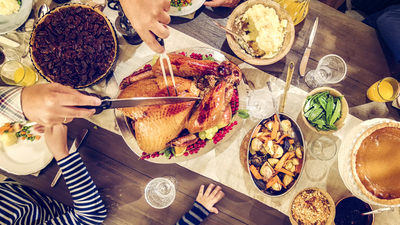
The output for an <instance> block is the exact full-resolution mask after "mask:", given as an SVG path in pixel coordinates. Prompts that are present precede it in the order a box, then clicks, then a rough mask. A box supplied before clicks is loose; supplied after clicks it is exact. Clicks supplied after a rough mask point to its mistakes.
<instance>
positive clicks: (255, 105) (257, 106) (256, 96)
mask: <svg viewBox="0 0 400 225" xmlns="http://www.w3.org/2000/svg"><path fill="white" fill-rule="evenodd" d="M272 98H273V97H272V93H271V92H269V91H267V90H265V89H260V90H255V91H254V92H253V93H252V94H251V95H250V98H249V102H248V103H247V109H248V110H249V114H250V116H251V117H254V118H256V119H264V118H266V117H267V116H270V115H272V114H273V113H274V108H273V107H272V105H273V103H272Z"/></svg>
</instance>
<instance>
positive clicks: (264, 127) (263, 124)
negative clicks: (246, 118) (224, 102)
mask: <svg viewBox="0 0 400 225" xmlns="http://www.w3.org/2000/svg"><path fill="white" fill-rule="evenodd" d="M279 119H280V121H279V120H278V117H277V115H274V116H271V117H269V118H267V119H263V120H261V121H260V122H259V124H258V125H257V126H256V127H255V128H254V130H253V133H252V136H251V140H250V142H249V146H248V157H247V164H248V168H249V173H250V176H251V178H252V180H253V183H254V185H255V186H256V187H257V188H258V189H259V190H260V191H261V192H263V193H265V194H266V195H268V196H276V197H277V196H282V195H284V194H286V193H288V192H289V191H290V190H291V189H292V188H293V187H294V186H295V184H296V183H297V180H298V179H299V177H300V175H301V172H302V168H303V165H304V163H303V162H304V160H305V151H304V138H303V134H302V132H301V130H300V128H299V126H298V124H297V123H296V122H295V121H294V120H293V119H292V118H290V117H289V116H287V115H285V114H280V115H279Z"/></svg>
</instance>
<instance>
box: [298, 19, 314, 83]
mask: <svg viewBox="0 0 400 225" xmlns="http://www.w3.org/2000/svg"><path fill="white" fill-rule="evenodd" d="M317 27H318V17H317V18H316V19H315V22H314V26H313V28H312V30H311V34H310V40H309V41H308V46H307V48H306V50H305V51H304V54H303V58H302V59H301V62H300V67H299V72H300V76H302V77H303V76H304V75H305V73H306V67H307V62H308V58H309V57H310V52H311V45H312V44H313V41H314V37H315V33H317Z"/></svg>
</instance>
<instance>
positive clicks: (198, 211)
mask: <svg viewBox="0 0 400 225" xmlns="http://www.w3.org/2000/svg"><path fill="white" fill-rule="evenodd" d="M208 215H210V211H208V210H207V209H206V208H205V207H204V206H203V205H202V204H200V203H198V202H197V201H196V202H195V203H194V204H193V207H192V209H191V210H190V211H189V212H187V213H186V214H185V215H183V217H182V218H181V219H180V220H179V221H178V222H177V223H176V225H185V224H195V225H198V224H200V223H201V222H203V220H204V219H206V218H207V216H208Z"/></svg>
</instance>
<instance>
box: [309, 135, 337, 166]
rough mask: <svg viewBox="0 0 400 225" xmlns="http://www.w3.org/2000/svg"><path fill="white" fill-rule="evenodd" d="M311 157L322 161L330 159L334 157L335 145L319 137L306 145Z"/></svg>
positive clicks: (324, 137)
mask: <svg viewBox="0 0 400 225" xmlns="http://www.w3.org/2000/svg"><path fill="white" fill-rule="evenodd" d="M308 146H309V148H308V149H309V150H310V153H311V155H313V156H314V157H315V158H317V159H319V160H323V161H327V160H330V159H332V158H333V157H334V156H335V155H336V143H335V142H334V141H333V140H332V139H331V138H329V137H327V136H320V137H317V138H316V139H314V140H312V141H311V143H310V144H308Z"/></svg>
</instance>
